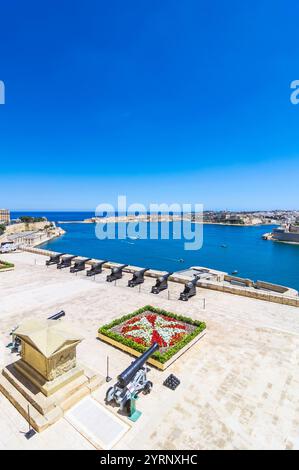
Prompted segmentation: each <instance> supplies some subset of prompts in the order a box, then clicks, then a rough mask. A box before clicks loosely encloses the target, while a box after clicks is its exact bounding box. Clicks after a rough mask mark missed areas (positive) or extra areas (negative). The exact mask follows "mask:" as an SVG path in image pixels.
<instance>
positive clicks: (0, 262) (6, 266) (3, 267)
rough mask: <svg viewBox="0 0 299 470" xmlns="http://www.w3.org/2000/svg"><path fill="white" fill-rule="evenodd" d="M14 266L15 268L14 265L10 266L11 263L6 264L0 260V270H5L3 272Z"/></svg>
mask: <svg viewBox="0 0 299 470" xmlns="http://www.w3.org/2000/svg"><path fill="white" fill-rule="evenodd" d="M14 266H15V265H14V264H12V263H8V262H7V261H1V260H0V270H1V269H5V270H6V269H12V268H14Z"/></svg>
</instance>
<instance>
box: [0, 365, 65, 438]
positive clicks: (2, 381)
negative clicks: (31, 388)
mask: <svg viewBox="0 0 299 470" xmlns="http://www.w3.org/2000/svg"><path fill="white" fill-rule="evenodd" d="M0 391H1V392H2V393H3V395H4V396H5V397H6V398H7V399H8V400H9V401H10V402H11V403H12V405H13V406H14V407H15V408H16V409H17V410H18V411H19V413H21V415H22V416H23V417H24V418H25V419H26V420H28V405H29V410H30V424H31V426H32V427H33V428H34V429H35V430H36V431H38V432H41V431H43V430H44V429H46V428H47V427H48V426H49V425H50V424H52V423H50V422H49V420H48V419H47V418H46V417H45V416H43V415H42V414H41V413H39V411H38V410H37V409H36V408H34V407H33V406H30V403H29V401H28V400H26V398H25V397H24V396H23V395H22V394H21V393H20V392H19V391H18V390H17V389H16V388H15V387H14V386H13V385H12V384H11V383H10V381H9V380H7V379H6V378H5V377H4V375H3V374H2V375H0ZM57 419H59V418H57Z"/></svg>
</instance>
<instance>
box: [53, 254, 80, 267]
mask: <svg viewBox="0 0 299 470" xmlns="http://www.w3.org/2000/svg"><path fill="white" fill-rule="evenodd" d="M74 258H76V256H65V257H64V258H62V260H61V261H60V263H58V264H57V269H62V268H69V267H70V266H71V264H72V260H73V259H74Z"/></svg>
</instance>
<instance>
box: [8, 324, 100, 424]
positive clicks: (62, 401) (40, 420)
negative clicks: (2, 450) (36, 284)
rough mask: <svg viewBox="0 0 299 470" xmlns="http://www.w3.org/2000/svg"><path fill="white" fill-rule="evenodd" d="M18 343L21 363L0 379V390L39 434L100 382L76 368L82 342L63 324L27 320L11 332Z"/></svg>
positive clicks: (81, 369)
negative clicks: (77, 349)
mask: <svg viewBox="0 0 299 470" xmlns="http://www.w3.org/2000/svg"><path fill="white" fill-rule="evenodd" d="M14 334H15V335H16V336H17V337H18V338H19V339H20V340H21V359H19V360H18V361H16V362H14V363H12V364H10V365H8V366H7V367H5V368H4V369H3V370H2V375H0V390H1V391H2V392H3V394H4V395H5V396H6V397H7V398H8V399H9V400H10V401H11V402H12V403H13V404H14V405H15V407H16V408H17V409H18V410H19V411H20V412H21V413H22V415H23V416H24V417H25V418H28V405H29V411H30V421H31V425H32V426H33V427H34V428H35V429H36V430H37V431H42V430H44V429H45V428H47V427H48V426H49V425H50V424H52V423H54V422H55V421H57V420H58V419H59V418H60V417H62V416H63V414H64V412H65V411H66V410H67V409H69V408H70V407H71V406H72V405H74V404H75V403H77V402H78V401H79V400H80V399H81V398H83V397H84V396H86V395H88V394H89V393H91V392H92V391H93V390H95V388H97V387H98V386H99V384H100V382H101V378H100V377H99V376H98V375H97V374H95V373H94V372H93V371H91V370H89V369H87V368H86V367H83V366H82V365H79V364H77V360H76V347H77V345H78V344H79V343H80V342H81V341H82V340H83V338H82V336H80V335H78V333H77V332H75V331H74V330H73V329H72V328H71V327H70V326H69V325H68V324H67V323H66V322H65V321H64V320H58V321H57V320H37V319H32V320H27V321H25V322H24V323H22V324H21V325H20V326H19V327H18V328H17V329H16V330H15V332H14Z"/></svg>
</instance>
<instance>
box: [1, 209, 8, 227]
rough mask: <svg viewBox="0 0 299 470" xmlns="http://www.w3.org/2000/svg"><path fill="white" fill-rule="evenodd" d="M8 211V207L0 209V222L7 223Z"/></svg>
mask: <svg viewBox="0 0 299 470" xmlns="http://www.w3.org/2000/svg"><path fill="white" fill-rule="evenodd" d="M9 222H10V211H9V210H8V209H0V224H9Z"/></svg>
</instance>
